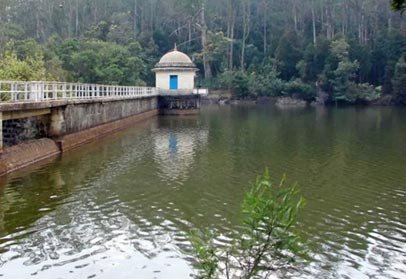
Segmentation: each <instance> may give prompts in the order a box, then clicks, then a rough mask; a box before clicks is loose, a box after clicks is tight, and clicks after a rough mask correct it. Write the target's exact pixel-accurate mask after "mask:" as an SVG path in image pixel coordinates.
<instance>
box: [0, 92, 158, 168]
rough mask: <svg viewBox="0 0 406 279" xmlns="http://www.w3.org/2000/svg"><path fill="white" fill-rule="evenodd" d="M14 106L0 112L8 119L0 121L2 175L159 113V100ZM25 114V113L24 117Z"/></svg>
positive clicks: (0, 118)
mask: <svg viewBox="0 0 406 279" xmlns="http://www.w3.org/2000/svg"><path fill="white" fill-rule="evenodd" d="M13 106H15V107H13ZM13 106H11V105H10V106H3V107H1V108H0V115H1V116H2V117H6V118H5V119H6V120H4V121H3V120H2V117H0V121H1V123H2V126H3V128H1V126H0V131H1V132H3V133H2V134H3V136H2V139H4V143H5V145H4V146H5V148H0V151H2V153H1V152H0V175H4V174H7V173H9V172H12V171H14V170H16V169H20V168H23V167H25V166H28V165H30V164H33V163H36V162H38V161H41V160H43V159H46V158H49V157H51V156H54V155H57V154H59V153H61V152H64V151H66V150H69V149H72V148H75V147H77V146H79V145H81V144H84V143H87V142H90V141H92V140H95V139H97V138H99V137H102V136H105V135H107V134H110V133H113V132H115V131H118V130H121V129H124V128H126V127H129V126H131V125H132V124H134V123H135V122H137V121H141V120H143V119H145V118H147V117H151V116H153V115H157V114H158V113H159V108H158V98H157V97H145V98H139V99H132V100H131V99H130V100H129V99H126V100H123V99H115V100H104V101H103V100H93V101H89V100H85V101H83V102H80V101H75V102H74V103H66V102H44V103H32V104H31V103H30V104H15V105H13ZM44 108H47V109H48V111H45V112H44V111H42V112H41V113H43V115H39V116H38V115H37V112H38V111H40V110H43V109H44ZM22 112H24V113H23V114H21V113H22ZM31 113H32V114H31ZM30 114H31V115H30ZM14 115H16V117H15V118H14ZM21 115H23V117H21ZM33 115H35V116H33ZM27 116H28V117H27ZM1 147H3V142H2V145H1Z"/></svg>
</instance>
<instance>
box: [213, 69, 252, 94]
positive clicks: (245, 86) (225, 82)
mask: <svg viewBox="0 0 406 279" xmlns="http://www.w3.org/2000/svg"><path fill="white" fill-rule="evenodd" d="M249 78H250V77H249V76H248V74H247V73H246V72H243V71H225V72H224V73H222V74H221V75H220V77H219V82H220V85H221V87H223V88H227V89H232V90H233V92H234V93H235V94H236V95H237V97H247V96H248V95H249V82H250V80H249Z"/></svg>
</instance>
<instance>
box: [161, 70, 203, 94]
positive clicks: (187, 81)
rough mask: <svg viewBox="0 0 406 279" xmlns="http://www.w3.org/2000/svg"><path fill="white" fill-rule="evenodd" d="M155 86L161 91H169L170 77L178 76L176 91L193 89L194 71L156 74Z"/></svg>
mask: <svg viewBox="0 0 406 279" xmlns="http://www.w3.org/2000/svg"><path fill="white" fill-rule="evenodd" d="M155 74H156V78H155V79H156V81H155V83H156V84H155V86H156V87H157V88H161V89H167V90H169V77H170V76H171V75H177V76H178V89H194V88H195V75H196V73H195V72H194V71H188V72H182V71H177V72H176V71H174V72H156V73H155Z"/></svg>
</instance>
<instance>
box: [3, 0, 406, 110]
mask: <svg viewBox="0 0 406 279" xmlns="http://www.w3.org/2000/svg"><path fill="white" fill-rule="evenodd" d="M79 2H80V1H79ZM79 2H78V1H75V0H66V1H53V0H42V1H17V0H6V1H0V20H1V22H2V24H1V25H0V55H2V56H4V55H5V52H6V50H7V51H8V50H10V49H6V45H7V44H9V43H11V44H13V49H12V51H13V52H14V53H15V55H16V56H17V59H18V60H19V61H24V60H27V57H30V58H29V59H33V58H34V60H35V57H38V55H37V54H34V53H40V56H42V57H43V60H44V64H45V69H46V77H47V78H51V77H52V78H53V79H57V80H67V81H82V82H84V81H86V82H101V83H112V84H117V83H120V84H132V85H133V84H137V85H142V84H148V85H153V84H154V74H153V73H152V72H151V68H153V65H154V64H155V63H156V62H157V61H158V60H159V58H160V57H161V56H162V55H163V54H164V53H165V52H167V51H169V50H171V49H172V48H173V45H174V43H177V44H178V46H179V49H180V50H182V51H184V52H186V53H187V54H189V55H190V56H191V57H192V58H193V60H194V62H195V63H196V65H197V67H198V68H199V69H200V72H199V79H200V84H202V85H205V86H206V85H209V86H210V87H212V88H220V87H226V88H231V89H234V91H235V92H236V95H237V97H241V98H245V97H250V96H253V97H255V96H280V95H295V96H298V97H299V98H304V99H306V100H312V98H313V95H314V92H310V91H309V88H313V87H316V84H318V85H320V86H321V88H322V89H323V90H324V91H325V92H327V93H328V94H329V96H330V98H329V101H330V102H336V101H337V102H346V103H352V102H358V101H359V98H364V97H362V96H365V94H355V95H357V97H356V98H355V97H354V90H355V89H356V88H357V87H359V88H361V91H365V90H364V89H365V86H364V85H363V84H371V85H373V86H382V91H383V93H384V94H397V95H399V94H398V93H395V92H393V86H392V85H393V84H392V80H393V79H394V75H395V65H396V63H397V62H398V59H399V57H401V56H402V55H404V53H405V52H406V40H405V35H404V32H403V29H404V28H403V25H404V18H402V15H401V14H400V13H395V12H393V11H391V9H390V5H389V3H390V4H391V5H392V7H393V8H394V9H396V10H402V9H403V10H404V8H405V1H404V0H399V1H395V0H393V1H390V2H389V1H387V2H385V1H382V0H371V1H363V2H362V5H359V3H358V2H360V0H357V1H355V2H354V1H352V2H354V3H355V4H354V3H353V4H354V5H352V4H351V5H350V4H349V3H347V4H343V5H341V4H340V5H330V4H332V3H330V4H328V5H326V4H325V3H324V2H325V1H324V2H323V1H298V0H295V1H268V0H266V1H265V0H264V1H257V0H244V1H236V0H199V1H195V0H166V1H156V0H155V1H145V0H143V1H134V0H117V1H107V0H101V1H85V2H86V3H82V4H80V3H79ZM330 2H331V1H330ZM347 2H348V1H347ZM350 2H351V1H350ZM323 3H324V4H323ZM357 3H358V4H357ZM202 4H204V5H205V22H206V23H207V38H206V39H207V40H206V43H205V45H204V46H203V45H202V43H203V42H202V38H201V35H202V31H203V29H202V27H203V26H202V13H201V11H202V9H201V8H202ZM376 11H379V13H377V12H376ZM333 15H336V16H333ZM355 15H362V16H355ZM313 32H314V34H313ZM134 45H136V47H134ZM99 49H100V51H99ZM243 49H244V51H243ZM203 55H204V57H205V61H206V65H203V59H202V57H203ZM124 56H127V59H124V58H123V57H124ZM242 56H244V57H242ZM242 58H244V59H242ZM271 60H272V61H273V62H270V61H271ZM92 63H96V64H95V65H93V64H92ZM241 63H244V65H241ZM207 64H209V65H207ZM268 64H269V65H268ZM3 67H4V66H3ZM267 68H268V69H267ZM205 69H210V70H211V72H212V78H210V80H202V77H203V76H205V73H204V70H205ZM24 75H25V76H26V74H24ZM8 76H11V74H8ZM298 78H300V80H299V79H298ZM357 84H358V85H357ZM367 91H369V89H368V90H367ZM360 96H361V97H360ZM394 97H395V96H394ZM368 98H369V97H368ZM394 99H396V100H399V102H400V100H401V99H399V98H398V97H395V98H394ZM365 100H366V99H365ZM361 101H362V100H361Z"/></svg>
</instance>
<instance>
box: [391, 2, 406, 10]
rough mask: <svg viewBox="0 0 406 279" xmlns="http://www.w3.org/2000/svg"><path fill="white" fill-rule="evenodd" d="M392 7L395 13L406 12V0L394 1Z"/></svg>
mask: <svg viewBox="0 0 406 279" xmlns="http://www.w3.org/2000/svg"><path fill="white" fill-rule="evenodd" d="M391 6H392V9H394V10H395V11H401V12H404V11H405V10H406V0H392V1H391Z"/></svg>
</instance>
